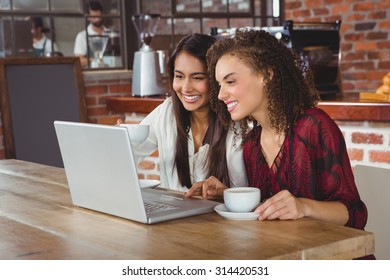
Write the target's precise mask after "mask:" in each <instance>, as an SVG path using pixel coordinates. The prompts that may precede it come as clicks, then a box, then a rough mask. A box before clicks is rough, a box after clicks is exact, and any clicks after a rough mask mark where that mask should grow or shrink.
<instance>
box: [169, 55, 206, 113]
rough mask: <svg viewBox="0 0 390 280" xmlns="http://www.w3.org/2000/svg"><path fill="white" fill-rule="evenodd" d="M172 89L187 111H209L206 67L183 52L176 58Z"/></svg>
mask: <svg viewBox="0 0 390 280" xmlns="http://www.w3.org/2000/svg"><path fill="white" fill-rule="evenodd" d="M172 87H173V89H174V91H175V92H176V94H177V96H178V98H179V99H180V101H181V102H182V103H183V106H184V108H185V109H186V110H187V111H190V112H194V111H199V110H204V109H207V110H208V109H209V101H210V91H209V83H208V74H207V72H206V66H205V64H204V63H202V62H201V61H200V60H199V59H197V58H196V57H194V56H192V55H190V54H189V53H187V52H185V51H183V52H181V53H179V54H178V55H177V56H176V59H175V67H174V78H173V85H172Z"/></svg>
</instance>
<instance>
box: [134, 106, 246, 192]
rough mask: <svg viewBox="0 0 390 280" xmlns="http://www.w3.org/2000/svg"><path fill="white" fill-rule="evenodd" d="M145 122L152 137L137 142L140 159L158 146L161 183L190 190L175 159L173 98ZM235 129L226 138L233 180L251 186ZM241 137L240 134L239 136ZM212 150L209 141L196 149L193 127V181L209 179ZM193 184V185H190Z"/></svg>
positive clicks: (190, 144) (190, 142)
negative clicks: (208, 172)
mask: <svg viewBox="0 0 390 280" xmlns="http://www.w3.org/2000/svg"><path fill="white" fill-rule="evenodd" d="M141 124H147V125H150V132H149V136H148V138H147V139H146V140H145V141H144V142H143V143H141V144H133V151H134V155H135V157H136V158H137V160H138V162H139V161H141V160H142V159H143V158H144V157H146V156H149V155H150V154H151V153H153V152H154V151H155V150H156V149H158V154H159V164H160V166H159V167H160V181H161V187H164V188H168V189H174V190H179V191H187V190H188V189H187V188H185V187H184V188H183V186H182V185H181V184H180V183H179V178H178V175H177V169H176V167H174V163H175V145H176V136H177V129H176V120H175V116H174V113H173V103H172V98H168V99H166V100H165V101H164V102H163V104H161V105H159V106H158V107H157V108H156V109H154V110H153V111H152V112H151V113H150V114H149V115H148V116H146V117H145V119H143V120H142V122H141ZM233 138H234V133H233V131H232V130H231V131H229V132H228V134H227V139H226V159H227V165H228V169H229V175H230V180H231V187H237V186H240V187H245V186H248V182H247V178H246V172H245V167H244V160H243V155H242V149H241V147H240V144H241V140H240V139H237V140H236V146H237V148H235V147H233ZM238 138H239V137H238ZM208 150H209V144H205V145H203V146H202V147H200V148H199V151H198V152H197V153H195V148H194V142H193V138H192V131H191V130H190V131H189V139H188V155H189V165H190V173H191V182H192V183H196V182H199V181H203V180H205V179H206V176H207V170H205V168H204V167H205V160H206V158H207V153H208ZM187 187H188V188H190V187H191V186H187Z"/></svg>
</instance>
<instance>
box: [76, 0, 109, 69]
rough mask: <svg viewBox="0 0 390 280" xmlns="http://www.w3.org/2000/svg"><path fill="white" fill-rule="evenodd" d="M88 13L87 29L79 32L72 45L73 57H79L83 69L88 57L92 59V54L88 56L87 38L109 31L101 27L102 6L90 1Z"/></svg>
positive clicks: (86, 64)
mask: <svg viewBox="0 0 390 280" xmlns="http://www.w3.org/2000/svg"><path fill="white" fill-rule="evenodd" d="M87 11H88V15H89V17H88V22H89V24H88V27H87V29H86V30H83V31H80V32H79V33H78V34H77V36H76V39H75V43H74V51H73V53H74V55H75V56H77V57H80V62H81V65H82V66H83V67H85V66H88V57H93V55H92V53H90V54H88V46H87V36H94V35H103V33H104V32H109V31H110V30H109V29H108V28H106V27H105V26H104V25H103V18H102V17H101V16H102V15H103V6H102V5H101V4H100V3H99V2H98V1H90V2H89V3H88V4H87Z"/></svg>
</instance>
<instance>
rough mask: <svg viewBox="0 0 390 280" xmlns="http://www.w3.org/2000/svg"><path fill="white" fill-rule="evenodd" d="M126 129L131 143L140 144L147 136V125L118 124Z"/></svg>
mask: <svg viewBox="0 0 390 280" xmlns="http://www.w3.org/2000/svg"><path fill="white" fill-rule="evenodd" d="M119 126H123V127H126V128H127V130H128V132H129V136H130V141H131V142H132V143H142V142H143V141H145V139H146V138H147V137H148V135H149V125H144V124H120V125H119Z"/></svg>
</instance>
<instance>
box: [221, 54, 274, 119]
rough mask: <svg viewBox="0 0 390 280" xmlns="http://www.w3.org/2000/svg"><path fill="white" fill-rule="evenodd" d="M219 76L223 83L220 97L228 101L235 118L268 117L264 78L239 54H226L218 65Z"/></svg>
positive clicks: (231, 114) (232, 115)
mask: <svg viewBox="0 0 390 280" xmlns="http://www.w3.org/2000/svg"><path fill="white" fill-rule="evenodd" d="M215 78H216V80H217V81H218V83H219V85H220V89H219V94H218V99H220V100H222V101H223V102H225V104H226V106H227V109H228V111H229V113H230V116H231V118H232V120H234V121H238V120H242V119H243V118H245V117H248V116H252V117H253V118H255V119H256V120H261V119H262V118H264V116H267V112H268V111H267V103H268V100H267V97H266V92H265V82H264V79H263V77H262V75H260V74H257V73H254V71H253V70H252V69H251V68H250V67H248V66H247V65H246V64H245V63H243V61H242V60H240V59H239V58H238V57H237V56H235V55H232V54H225V55H223V56H222V57H221V58H220V59H219V60H218V62H217V64H216V67H215Z"/></svg>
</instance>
